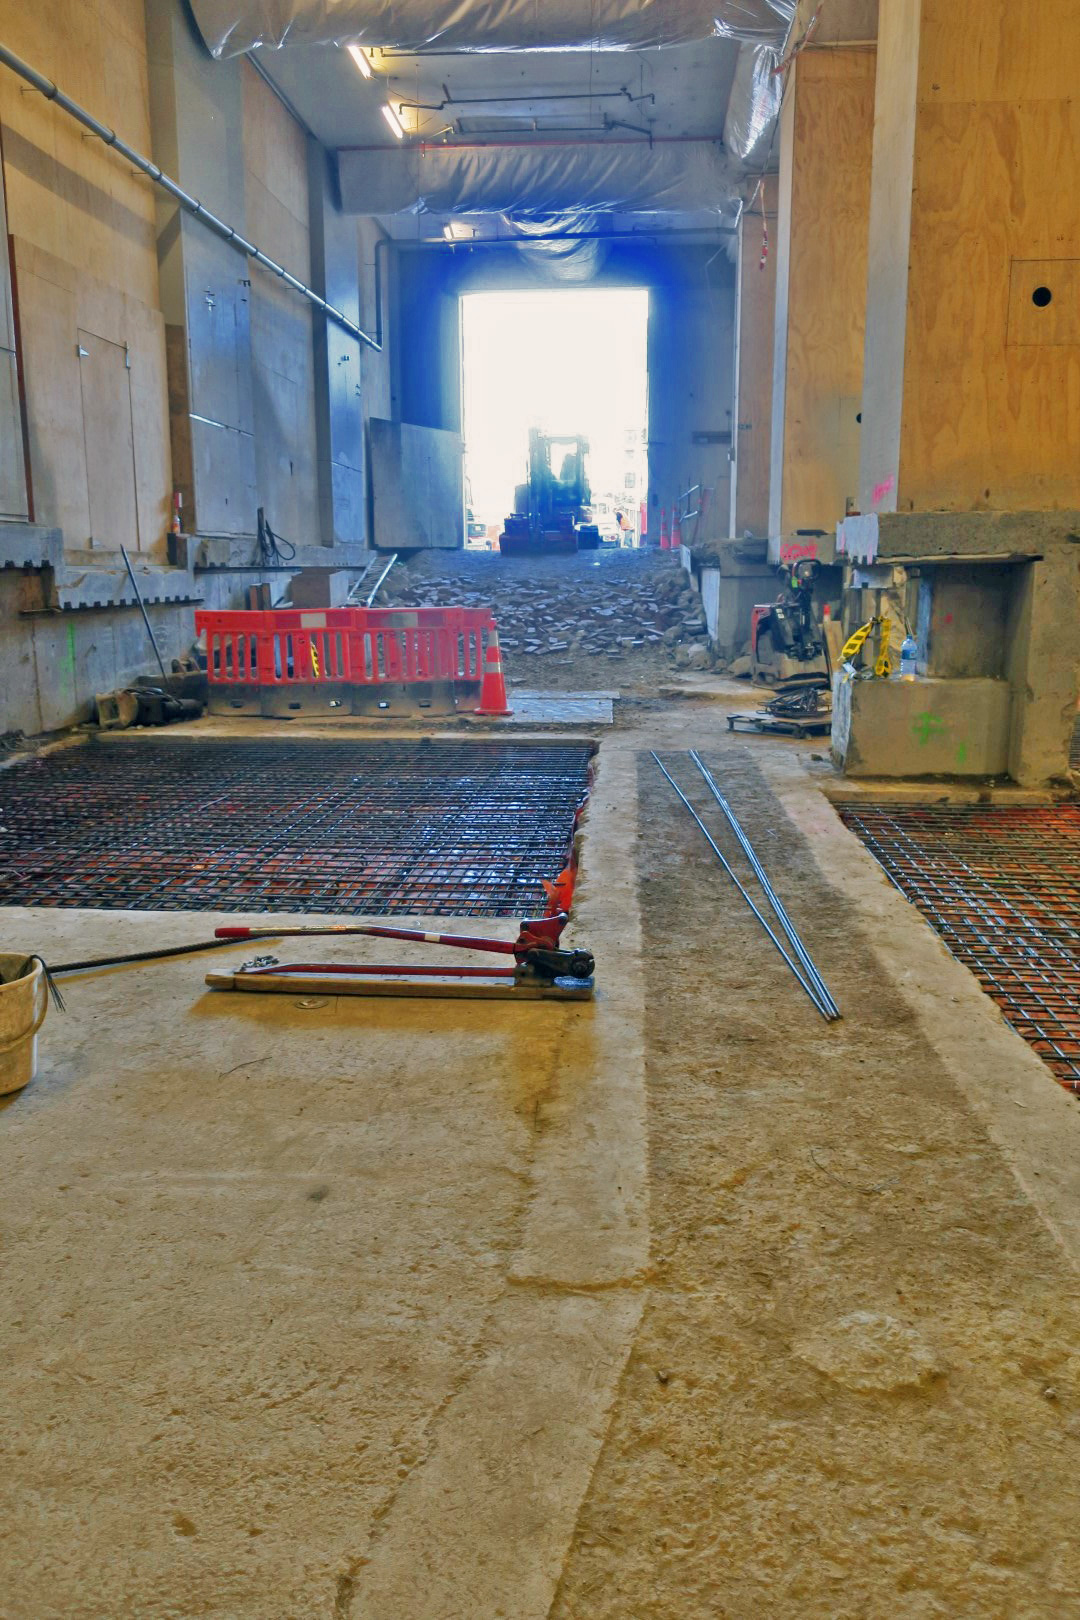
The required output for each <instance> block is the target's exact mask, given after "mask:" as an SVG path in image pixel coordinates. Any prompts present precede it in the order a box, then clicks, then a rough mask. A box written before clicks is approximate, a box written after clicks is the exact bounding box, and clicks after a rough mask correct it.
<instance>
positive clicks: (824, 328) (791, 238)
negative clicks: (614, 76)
mask: <svg viewBox="0 0 1080 1620" xmlns="http://www.w3.org/2000/svg"><path fill="white" fill-rule="evenodd" d="M873 125H874V51H873V47H872V45H869V44H868V45H865V46H861V45H860V46H846V47H845V46H838V47H833V46H830V47H829V48H827V49H813V48H811V49H807V50H804V51H803V52H802V54H801V55H800V56H799V57H798V58H797V59H796V61H795V63H794V65H793V67H792V68H791V70H790V77H789V81H788V87H787V92H786V94H785V97H784V106H783V111H782V114H781V122H780V181H779V202H778V216H779V217H778V220H777V233H776V234H777V243H776V326H775V344H774V356H773V395H772V450H771V466H770V492H769V532H770V534H772V535H778V534H790V533H792V532H793V531H794V530H796V529H824V530H826V531H830V530H832V529H833V528H834V526H835V525H836V523H837V522H838V521H839V520H840V519H841V518H843V517H844V515H845V512H846V511H847V510H848V509H849V507H853V506H854V502H855V497H856V492H857V487H858V478H859V417H860V411H861V405H862V401H861V391H862V374H863V329H864V311H865V299H866V247H867V236H868V230H869V213H870V160H871V152H872V147H873Z"/></svg>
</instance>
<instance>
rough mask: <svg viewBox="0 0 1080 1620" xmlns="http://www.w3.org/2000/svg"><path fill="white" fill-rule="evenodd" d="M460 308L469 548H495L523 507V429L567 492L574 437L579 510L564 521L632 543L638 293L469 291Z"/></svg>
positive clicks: (640, 364)
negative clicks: (533, 434)
mask: <svg viewBox="0 0 1080 1620" xmlns="http://www.w3.org/2000/svg"><path fill="white" fill-rule="evenodd" d="M461 307H462V366H463V372H464V419H465V473H466V491H467V495H466V500H467V504H468V508H469V523H468V531H469V544H470V545H472V546H491V547H497V546H498V542H499V535H500V533H501V531H502V529H503V525H504V522H505V520H506V518H507V516H508V515H509V514H512V513H514V512H521V511H522V510H523V509H524V510H527V502H528V496H527V494H526V493H525V489H524V486H525V485H526V482H527V479H528V462H529V450H530V440H529V436H530V431H532V430H537V431H539V433H540V434H541V435H543V436H544V441H545V442H544V449H545V451H548V450H549V451H550V465H551V470H552V473H553V475H554V477H555V478H556V479H560V480H565V481H566V484H567V487H569V485H570V479H571V477H572V475H573V473H574V471H575V466H576V446H575V445H574V444H573V440H574V439H576V438H580V439H584V440H585V442H586V443H587V445H588V451H587V454H586V456H585V465H584V477H585V480H586V482H587V485H588V491H587V505H583V506H582V508H581V512H580V518H579V519H578V518H575V521H581V522H585V523H589V522H591V523H593V524H595V525H596V527H597V528H598V529H599V531H600V542H601V544H605V545H620V544H621V545H636V544H638V543H639V540H640V535H641V511H642V506H643V503H644V502H645V500H646V494H647V491H646V487H645V486H646V421H647V411H648V370H647V366H648V325H649V294H648V292H647V291H645V290H644V289H641V288H619V289H604V290H598V291H579V290H577V289H574V290H569V289H559V290H556V291H545V292H485V293H469V294H467V295H466V296H465V297H463V298H462V300H461ZM548 439H551V440H552V441H553V442H552V443H551V444H550V446H548V445H547V444H546V441H547V440H548ZM567 440H569V441H571V442H570V443H566V442H565V441H567ZM534 442H535V440H534ZM577 476H579V477H580V471H578V473H577ZM523 503H525V504H524V508H523Z"/></svg>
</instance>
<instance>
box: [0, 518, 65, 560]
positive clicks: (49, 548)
mask: <svg viewBox="0 0 1080 1620" xmlns="http://www.w3.org/2000/svg"><path fill="white" fill-rule="evenodd" d="M63 559H64V536H63V534H62V532H61V531H60V530H59V529H46V528H43V527H42V526H41V525H40V524H38V523H2V522H0V568H57V567H59V565H60V563H61V562H63Z"/></svg>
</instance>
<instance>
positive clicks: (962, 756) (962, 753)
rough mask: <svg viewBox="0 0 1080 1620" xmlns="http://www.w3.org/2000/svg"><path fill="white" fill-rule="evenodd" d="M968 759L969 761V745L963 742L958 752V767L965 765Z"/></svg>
mask: <svg viewBox="0 0 1080 1620" xmlns="http://www.w3.org/2000/svg"><path fill="white" fill-rule="evenodd" d="M966 759H967V743H966V742H962V743H961V744H960V746H959V748H958V749H957V750H956V763H957V764H958V765H963V764H964V762H965V760H966Z"/></svg>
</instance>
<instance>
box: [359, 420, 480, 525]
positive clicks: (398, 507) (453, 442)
mask: <svg viewBox="0 0 1080 1620" xmlns="http://www.w3.org/2000/svg"><path fill="white" fill-rule="evenodd" d="M368 433H369V438H368V447H369V452H370V457H371V499H372V508H373V512H374V528H373V531H372V532H373V537H374V543H375V545H377V546H378V547H379V549H380V550H382V551H396V550H397V549H398V548H399V547H402V546H405V547H409V546H424V547H429V546H430V547H441V548H442V549H444V550H452V549H454V548H455V547H457V546H462V545H464V543H465V461H464V453H465V447H464V443H463V441H462V438H461V435H460V434H459V433H450V432H447V431H446V430H445V429H443V428H430V427H417V426H416V424H415V423H413V422H384V421H380V419H379V418H378V417H372V419H371V421H370V422H369V424H368Z"/></svg>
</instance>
